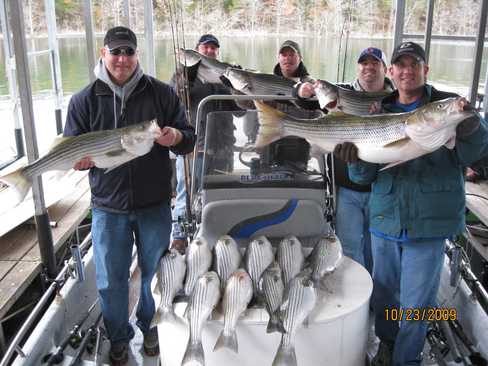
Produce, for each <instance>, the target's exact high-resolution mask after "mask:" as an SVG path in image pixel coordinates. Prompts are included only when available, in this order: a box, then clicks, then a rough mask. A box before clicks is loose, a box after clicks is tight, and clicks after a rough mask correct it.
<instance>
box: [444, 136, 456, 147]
mask: <svg viewBox="0 0 488 366" xmlns="http://www.w3.org/2000/svg"><path fill="white" fill-rule="evenodd" d="M444 146H445V147H447V148H448V149H449V150H452V149H454V146H456V137H451V138H450V139H449V141H447V142H446V144H445V145H444Z"/></svg>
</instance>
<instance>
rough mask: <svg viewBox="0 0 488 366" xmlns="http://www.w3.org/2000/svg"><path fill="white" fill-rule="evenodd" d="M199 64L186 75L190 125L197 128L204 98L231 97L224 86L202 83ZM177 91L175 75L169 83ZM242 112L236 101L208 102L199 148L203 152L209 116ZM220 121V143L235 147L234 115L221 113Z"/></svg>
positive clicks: (205, 108) (199, 137)
mask: <svg viewBox="0 0 488 366" xmlns="http://www.w3.org/2000/svg"><path fill="white" fill-rule="evenodd" d="M199 65H200V64H199V63H197V64H196V65H194V66H190V67H187V69H186V73H187V77H188V87H189V96H190V106H189V109H190V119H191V121H190V123H191V124H192V125H193V126H194V127H195V128H196V124H195V121H196V118H197V109H198V105H199V103H200V102H201V101H202V99H203V98H205V97H208V96H209V95H218V94H220V95H231V93H230V91H229V88H227V87H226V86H224V85H223V84H215V83H206V82H203V81H201V80H200V79H199V78H198V77H197V74H198V67H199ZM169 84H170V85H171V86H172V87H173V88H174V89H175V90H176V74H173V76H172V77H171V80H170V83H169ZM236 110H239V111H240V110H241V109H240V108H239V107H238V106H237V105H236V104H235V102H234V101H232V100H212V101H210V102H207V104H205V106H204V107H203V108H202V114H201V116H202V120H201V123H200V126H199V132H198V135H199V136H198V148H199V149H200V150H201V151H203V148H204V144H205V130H206V125H207V115H208V114H209V113H212V112H229V111H236ZM218 120H219V122H218V123H219V125H220V126H219V129H218V130H216V132H218V136H217V138H218V140H219V141H220V143H222V144H224V145H226V146H233V145H234V142H235V137H234V123H233V115H232V113H220V114H219V115H218Z"/></svg>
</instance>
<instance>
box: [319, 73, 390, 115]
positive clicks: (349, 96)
mask: <svg viewBox="0 0 488 366" xmlns="http://www.w3.org/2000/svg"><path fill="white" fill-rule="evenodd" d="M317 85H318V86H316V87H315V89H314V90H315V95H316V96H317V99H318V101H319V105H320V108H322V109H323V108H326V109H327V110H329V111H331V112H334V111H341V112H343V113H347V114H353V115H356V116H366V115H369V114H370V112H369V111H370V108H371V105H372V104H373V103H379V102H381V100H382V99H383V98H384V97H386V96H387V95H389V94H390V92H389V91H379V92H366V91H359V90H351V89H347V88H343V87H341V86H339V85H335V84H332V83H329V82H328V81H325V80H317Z"/></svg>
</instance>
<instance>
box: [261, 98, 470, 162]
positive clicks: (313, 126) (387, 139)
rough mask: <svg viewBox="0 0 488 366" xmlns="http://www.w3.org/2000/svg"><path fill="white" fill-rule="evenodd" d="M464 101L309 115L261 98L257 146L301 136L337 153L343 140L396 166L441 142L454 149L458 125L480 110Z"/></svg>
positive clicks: (374, 158)
mask: <svg viewBox="0 0 488 366" xmlns="http://www.w3.org/2000/svg"><path fill="white" fill-rule="evenodd" d="M463 100H464V99H463V98H447V99H444V100H440V101H437V102H433V103H430V104H427V105H425V106H423V107H420V108H418V109H416V110H415V111H412V112H407V113H392V114H377V115H369V116H352V115H347V114H342V113H340V114H333V113H331V114H328V115H326V116H324V117H321V118H316V119H308V120H307V119H299V118H295V117H292V116H290V115H287V114H286V113H283V112H280V111H278V110H276V109H274V108H271V107H269V106H268V105H266V104H264V103H260V102H255V103H256V106H257V107H258V119H259V124H260V127H259V132H258V136H257V139H256V144H255V146H256V148H260V147H262V146H265V145H268V144H270V143H272V142H273V141H276V140H279V139H281V138H283V137H285V136H298V137H302V138H304V139H306V140H307V141H308V142H309V143H310V144H312V145H316V146H317V147H318V148H319V149H321V150H323V151H326V152H332V151H333V150H334V147H335V146H336V145H337V144H340V143H343V142H346V141H349V142H352V143H354V144H355V145H356V146H357V147H358V156H359V158H360V159H361V160H364V161H368V162H371V163H380V164H390V165H389V166H391V165H396V164H400V163H402V162H405V161H408V160H411V159H415V158H417V157H419V156H422V155H425V154H428V153H431V152H432V151H435V150H437V149H438V148H440V147H441V146H446V147H448V148H451V149H452V148H454V144H455V137H456V127H457V125H458V124H459V123H460V122H461V121H463V120H464V119H466V118H468V117H472V116H474V115H475V112H474V111H464V110H463V105H464V103H463Z"/></svg>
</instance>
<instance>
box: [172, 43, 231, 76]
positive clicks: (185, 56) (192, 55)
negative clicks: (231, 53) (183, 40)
mask: <svg viewBox="0 0 488 366" xmlns="http://www.w3.org/2000/svg"><path fill="white" fill-rule="evenodd" d="M178 61H179V63H180V64H182V65H183V66H186V67H192V66H194V65H196V64H198V63H200V65H199V67H198V71H197V76H198V77H199V78H200V80H202V81H206V82H207V83H217V84H219V83H220V84H221V83H222V81H221V80H220V77H221V76H222V75H223V74H224V71H225V70H226V69H227V68H229V67H232V66H233V65H231V64H228V63H226V62H222V61H219V60H216V59H214V58H211V57H207V56H205V55H202V54H201V53H199V52H197V51H195V50H190V49H183V48H181V49H180V50H179V51H178Z"/></svg>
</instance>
